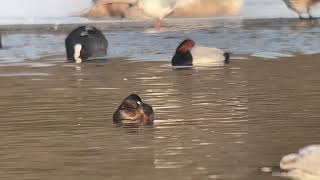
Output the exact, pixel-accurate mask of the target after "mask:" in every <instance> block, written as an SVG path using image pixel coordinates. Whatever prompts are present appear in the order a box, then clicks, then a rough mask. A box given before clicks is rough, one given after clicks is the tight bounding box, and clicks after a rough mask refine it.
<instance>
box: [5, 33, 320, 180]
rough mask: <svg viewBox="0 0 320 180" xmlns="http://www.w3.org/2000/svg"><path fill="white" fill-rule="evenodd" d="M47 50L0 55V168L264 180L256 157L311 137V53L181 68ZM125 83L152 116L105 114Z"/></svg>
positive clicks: (314, 63)
mask: <svg viewBox="0 0 320 180" xmlns="http://www.w3.org/2000/svg"><path fill="white" fill-rule="evenodd" d="M155 38H156V37H155ZM56 59H57V60H55V61H53V60H52V59H51V60H48V59H42V60H41V62H42V63H46V64H47V65H50V66H34V63H33V61H28V62H27V63H25V64H22V65H21V64H20V65H13V64H12V65H10V66H1V67H0V72H1V73H0V84H1V91H0V99H1V101H0V137H1V141H0V147H1V151H0V169H1V171H0V177H1V178H2V179H57V178H62V179H68V180H69V179H88V178H90V179H140V180H141V179H151V178H152V179H159V180H162V179H235V180H250V179H252V180H256V179H260V180H264V179H265V180H267V179H268V180H270V179H275V180H276V179H279V178H277V177H272V176H271V175H269V174H262V173H260V170H259V168H260V167H263V166H275V165H277V164H278V162H279V160H280V158H281V156H282V155H284V154H287V153H288V152H294V151H296V149H298V148H299V147H302V146H304V145H306V144H311V143H317V142H318V139H319V138H320V135H319V133H318V131H319V128H318V125H319V118H320V111H319V103H320V98H319V96H320V93H319V89H320V86H319V84H320V83H319V81H320V79H319V77H320V76H319V68H320V65H319V63H318V59H319V56H314V57H312V56H310V57H305V56H298V57H297V58H295V59H282V60H276V61H273V60H271V61H263V60H259V59H256V58H249V59H242V60H234V61H233V62H232V63H231V64H230V65H226V66H224V67H211V68H202V69H193V70H173V69H172V68H171V67H170V66H169V65H168V63H167V62H153V61H151V62H150V61H146V62H135V61H126V60H121V59H115V60H110V61H107V62H101V63H85V64H81V65H75V64H68V63H64V59H63V58H60V59H59V57H56ZM36 62H38V61H36ZM133 92H134V93H138V94H139V95H141V96H142V98H143V99H144V100H145V101H146V102H147V103H149V104H151V105H153V107H154V110H155V113H156V118H155V119H156V121H155V125H154V127H153V128H145V129H124V128H117V127H115V126H114V125H112V119H111V116H112V113H113V111H114V110H115V109H116V108H117V107H118V105H119V103H120V101H121V100H122V99H123V98H124V97H125V96H127V95H128V94H130V93H133Z"/></svg>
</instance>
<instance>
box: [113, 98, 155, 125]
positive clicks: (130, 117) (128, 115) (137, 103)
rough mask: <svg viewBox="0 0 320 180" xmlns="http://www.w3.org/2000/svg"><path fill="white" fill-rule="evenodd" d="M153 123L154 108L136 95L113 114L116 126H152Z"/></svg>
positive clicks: (126, 100) (125, 100) (124, 101)
mask: <svg viewBox="0 0 320 180" xmlns="http://www.w3.org/2000/svg"><path fill="white" fill-rule="evenodd" d="M153 121H154V113H153V109H152V107H151V106H150V105H149V104H147V103H144V102H142V100H141V98H140V97H139V96H138V95H136V94H131V95H129V96H128V97H126V98H125V99H124V100H123V101H122V103H121V104H120V106H119V107H118V109H117V110H116V111H115V112H114V114H113V123H114V124H134V125H152V124H153Z"/></svg>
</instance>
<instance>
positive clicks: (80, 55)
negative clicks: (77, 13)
mask: <svg viewBox="0 0 320 180" xmlns="http://www.w3.org/2000/svg"><path fill="white" fill-rule="evenodd" d="M65 45H66V51H67V58H68V60H69V61H70V62H76V63H81V62H83V61H86V60H88V59H90V58H99V57H100V58H101V57H105V56H106V55H107V49H108V41H107V39H106V38H105V36H104V35H103V34H102V32H101V31H100V30H98V29H97V28H95V27H92V26H81V27H78V28H76V29H75V30H73V31H72V32H71V33H70V34H69V35H68V37H67V38H66V39H65Z"/></svg>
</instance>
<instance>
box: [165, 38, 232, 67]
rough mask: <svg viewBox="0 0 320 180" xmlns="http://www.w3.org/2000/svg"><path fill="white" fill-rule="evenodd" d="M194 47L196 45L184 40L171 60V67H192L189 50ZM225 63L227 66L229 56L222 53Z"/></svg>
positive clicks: (191, 57) (191, 56)
mask: <svg viewBox="0 0 320 180" xmlns="http://www.w3.org/2000/svg"><path fill="white" fill-rule="evenodd" d="M195 45H196V43H195V42H194V41H193V40H191V39H186V40H184V41H182V43H180V45H179V46H178V47H177V49H176V52H175V54H174V56H173V58H172V61H171V64H172V66H193V58H194V57H193V55H192V54H191V50H192V49H193V47H194V46H195ZM223 56H224V57H225V63H226V64H229V60H230V54H229V53H224V54H223Z"/></svg>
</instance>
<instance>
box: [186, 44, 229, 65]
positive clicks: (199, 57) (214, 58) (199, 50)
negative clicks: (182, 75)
mask: <svg viewBox="0 0 320 180" xmlns="http://www.w3.org/2000/svg"><path fill="white" fill-rule="evenodd" d="M191 54H192V56H193V65H194V66H210V65H224V63H225V60H226V57H225V55H224V54H225V52H224V51H222V50H221V49H217V48H209V47H202V46H197V45H196V46H194V47H193V48H192V50H191Z"/></svg>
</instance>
